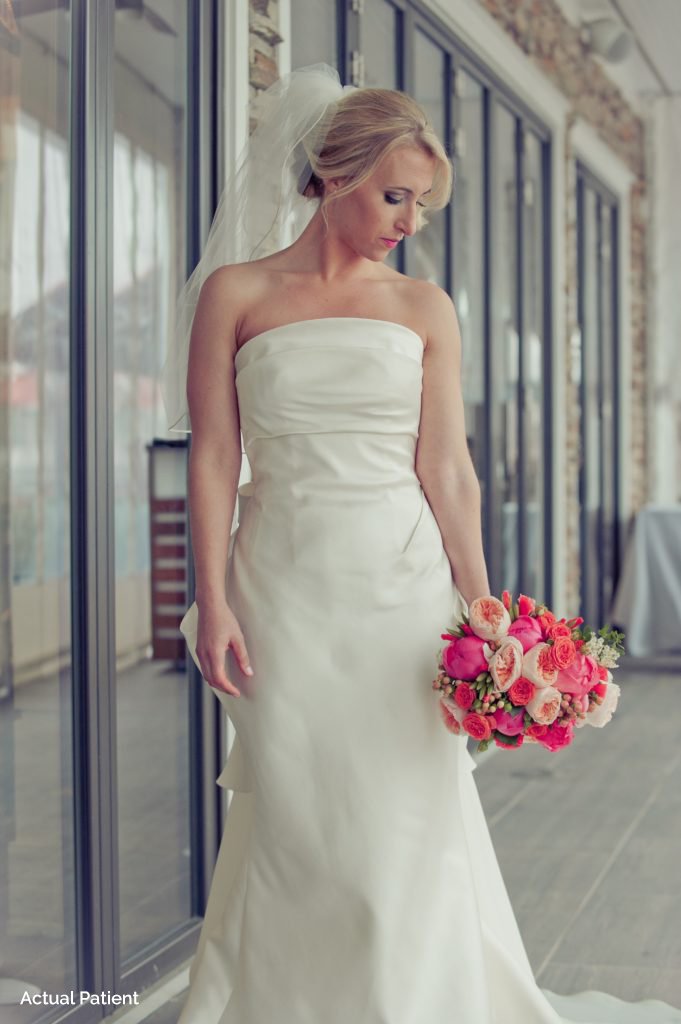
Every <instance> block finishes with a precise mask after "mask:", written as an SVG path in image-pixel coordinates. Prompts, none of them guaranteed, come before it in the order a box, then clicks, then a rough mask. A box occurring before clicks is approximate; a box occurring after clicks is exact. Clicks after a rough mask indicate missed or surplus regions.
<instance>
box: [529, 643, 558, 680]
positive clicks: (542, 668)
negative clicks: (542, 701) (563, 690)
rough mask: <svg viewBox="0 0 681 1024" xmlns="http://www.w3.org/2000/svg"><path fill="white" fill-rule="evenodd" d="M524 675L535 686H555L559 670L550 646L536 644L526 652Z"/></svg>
mask: <svg viewBox="0 0 681 1024" xmlns="http://www.w3.org/2000/svg"><path fill="white" fill-rule="evenodd" d="M522 675H524V676H525V678H526V679H529V680H530V682H531V683H534V685H535V686H553V684H554V683H555V682H556V679H557V677H558V669H557V668H556V666H555V664H554V661H553V656H552V654H551V648H550V647H549V645H548V644H545V643H539V644H535V645H534V647H531V648H530V650H529V651H526V652H525V655H524V656H523V671H522Z"/></svg>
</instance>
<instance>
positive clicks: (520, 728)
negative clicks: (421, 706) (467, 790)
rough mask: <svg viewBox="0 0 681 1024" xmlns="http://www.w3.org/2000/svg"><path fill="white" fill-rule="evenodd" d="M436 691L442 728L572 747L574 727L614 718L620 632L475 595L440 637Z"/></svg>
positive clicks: (511, 744) (526, 600)
mask: <svg viewBox="0 0 681 1024" xmlns="http://www.w3.org/2000/svg"><path fill="white" fill-rule="evenodd" d="M442 639H443V640H447V641H448V642H447V644H446V646H445V647H443V648H441V649H440V651H439V652H438V656H437V664H438V674H437V677H436V679H434V680H433V689H435V690H438V691H439V692H440V710H441V713H442V718H443V720H444V723H445V725H446V726H447V728H448V729H449V730H450V731H451V732H453V733H455V734H456V735H458V734H460V733H461V732H462V731H463V732H465V733H467V734H468V735H469V736H472V737H473V738H474V739H476V740H478V747H477V749H478V750H479V751H482V750H486V749H487V747H488V746H489V745H490V743H491V742H492V741H494V743H496V745H497V746H499V747H504V748H505V749H508V750H513V749H515V748H516V747H520V746H522V744H523V742H524V741H525V740H527V741H528V742H530V743H540V744H541V745H542V746H543V747H545V748H546V749H547V750H552V751H555V750H561V749H562V748H563V747H567V746H569V744H570V743H572V740H573V738H574V731H575V729H579V728H580V727H581V726H583V725H593V726H596V727H597V728H601V727H602V726H604V725H607V723H608V722H609V721H610V719H611V718H612V715H613V712H614V711H615V708H616V707H617V703H618V700H619V696H620V688H619V686H618V685H617V683H614V682H613V680H612V672H611V671H610V670H611V669H613V668H615V667H616V666H617V661H618V658H619V656H620V654H622V653H623V651H624V646H623V640H624V634H623V633H618V632H617V631H616V630H613V629H611V628H610V627H609V626H604V627H603V628H602V629H600V630H599V631H598V633H596V632H595V631H594V630H593V629H591V627H589V626H585V625H584V619H582V618H573V619H569V620H567V621H566V620H565V619H556V616H555V615H554V614H553V612H551V611H549V609H548V608H547V607H546V605H543V604H537V603H536V602H535V601H534V599H533V598H531V597H526V596H525V595H524V594H520V596H519V598H518V601H517V602H516V603H513V601H512V597H511V594H510V593H509V591H508V590H505V591H504V592H503V594H502V600H501V601H500V600H499V599H498V598H496V597H478V598H476V599H475V600H474V601H473V602H472V603H471V605H470V608H469V609H468V615H465V616H464V617H463V619H462V620H461V621H460V622H458V623H455V625H454V627H453V628H452V629H448V630H447V632H446V633H443V634H442Z"/></svg>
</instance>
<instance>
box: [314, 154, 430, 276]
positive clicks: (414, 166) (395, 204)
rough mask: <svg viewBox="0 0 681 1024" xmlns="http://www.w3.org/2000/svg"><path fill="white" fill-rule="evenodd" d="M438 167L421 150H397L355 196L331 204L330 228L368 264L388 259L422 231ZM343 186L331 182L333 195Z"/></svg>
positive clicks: (329, 209) (387, 157)
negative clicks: (422, 211)
mask: <svg viewBox="0 0 681 1024" xmlns="http://www.w3.org/2000/svg"><path fill="white" fill-rule="evenodd" d="M435 165H436V158H435V157H433V156H431V155H430V153H427V152H426V151H425V150H423V149H421V148H419V147H417V146H411V145H405V146H398V147H397V148H396V149H394V150H392V152H390V153H388V154H387V155H386V156H385V157H383V159H382V160H381V162H380V163H379V164H378V166H377V167H376V169H375V171H374V172H373V174H371V175H370V177H368V178H367V180H366V181H364V182H363V183H362V184H361V185H359V186H358V187H357V188H356V189H355V190H354V191H353V192H350V193H349V194H348V195H346V196H340V197H339V198H338V199H336V200H334V201H333V202H331V203H329V205H328V207H327V210H328V217H329V224H330V225H333V230H334V233H335V234H336V236H337V237H338V238H340V240H341V241H342V242H344V243H345V244H346V245H347V246H348V247H349V248H351V249H353V250H354V251H355V252H356V253H357V254H358V255H360V256H364V257H365V258H366V259H369V260H373V261H375V262H379V261H381V260H383V259H385V257H386V256H387V254H388V253H389V252H390V251H391V250H392V249H394V248H395V246H396V245H397V244H398V243H399V242H400V241H401V240H402V239H403V238H404V236H405V235H413V234H414V232H415V231H416V228H417V224H418V211H419V207H421V206H423V205H424V203H423V197H424V195H425V194H426V193H427V192H428V191H429V190H430V189H431V187H432V184H433V175H434V173H435ZM341 182H342V180H337V181H331V182H329V183H328V185H327V192H333V191H334V189H335V188H337V187H338V186H339V185H340V184H341Z"/></svg>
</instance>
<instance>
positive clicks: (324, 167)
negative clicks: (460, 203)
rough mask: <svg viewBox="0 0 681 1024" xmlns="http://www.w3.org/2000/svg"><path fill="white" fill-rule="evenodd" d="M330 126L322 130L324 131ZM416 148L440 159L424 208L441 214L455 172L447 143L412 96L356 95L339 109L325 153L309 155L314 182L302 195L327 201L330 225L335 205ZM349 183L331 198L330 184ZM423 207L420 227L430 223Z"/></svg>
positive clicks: (358, 92) (390, 93)
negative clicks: (406, 149)
mask: <svg viewBox="0 0 681 1024" xmlns="http://www.w3.org/2000/svg"><path fill="white" fill-rule="evenodd" d="M325 128H326V126H325V125H324V126H320V129H319V130H321V131H323V130H324V129H325ZM405 145H407V146H408V145H411V146H416V147H418V148H420V149H422V150H424V151H425V152H426V153H428V154H429V155H430V156H433V157H434V158H435V161H436V164H435V175H434V178H433V186H432V189H431V190H430V192H429V193H428V195H426V196H423V198H422V202H423V203H425V205H426V207H427V208H428V209H431V210H441V209H442V208H443V207H445V206H446V205H447V203H448V202H449V198H450V196H451V192H452V186H453V179H454V172H453V169H452V163H451V160H450V159H449V157H448V156H447V153H446V151H445V147H444V146H443V144H442V142H441V141H440V139H439V138H438V136H437V134H436V132H435V130H434V129H433V127H432V125H431V124H430V122H429V120H428V117H427V115H426V113H425V111H424V110H423V109H422V107H420V106H419V104H418V103H417V102H416V100H413V99H412V98H411V96H407V95H406V93H403V92H398V91H397V90H395V89H356V90H354V91H353V92H351V93H348V94H347V95H346V96H344V97H343V98H342V99H341V100H339V102H338V103H337V104H336V106H335V108H334V109H333V113H332V114H331V119H330V122H328V128H326V130H325V134H324V141H323V143H322V146H321V150H320V151H319V153H315V152H314V149H313V148H312V147H310V148H308V146H306V147H305V148H306V150H307V151H308V159H309V165H310V170H311V173H310V176H309V178H308V180H307V182H306V183H305V184H304V187H302V188H301V189H300V191H301V193H302V195H304V196H308V197H310V198H313V197H317V198H321V210H322V216H323V217H324V222H325V223H328V221H327V216H326V207H327V206H328V204H329V203H330V202H332V201H333V200H335V199H339V198H340V197H341V196H345V195H348V194H349V193H350V192H353V191H354V190H355V189H356V188H358V187H359V186H360V185H361V184H362V183H363V182H364V181H366V180H367V178H369V177H370V176H371V175H372V174H373V172H374V171H375V169H376V167H377V166H378V164H379V162H380V161H381V160H382V159H383V157H385V156H387V154H388V153H390V152H391V151H392V150H393V149H396V148H397V147H398V146H405ZM332 178H347V179H348V180H347V182H346V183H345V184H344V185H342V186H341V187H340V188H338V189H336V190H335V191H334V192H333V193H332V194H330V195H325V194H324V193H325V189H324V182H325V181H328V180H330V179H332ZM423 214H424V211H423V209H422V208H421V207H419V215H418V221H417V225H418V227H419V228H421V227H423V226H424V224H426V223H427V221H426V219H425V217H424V215H423Z"/></svg>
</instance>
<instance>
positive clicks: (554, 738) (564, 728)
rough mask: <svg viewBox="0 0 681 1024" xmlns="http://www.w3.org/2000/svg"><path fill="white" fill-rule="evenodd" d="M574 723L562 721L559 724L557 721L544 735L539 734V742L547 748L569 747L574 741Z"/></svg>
mask: <svg viewBox="0 0 681 1024" xmlns="http://www.w3.org/2000/svg"><path fill="white" fill-rule="evenodd" d="M573 731H574V724H573V723H572V722H568V724H567V725H563V724H562V723H561V724H560V725H559V724H558V723H557V722H556V724H555V725H551V726H550V727H549V728H548V729H547V730H546V732H545V733H544V735H543V736H539V737H538V739H539V742H540V743H541V745H542V747H546V749H547V750H554V751H555V750H561V749H562V748H563V747H567V746H569V745H570V743H572V739H573Z"/></svg>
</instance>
